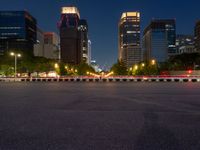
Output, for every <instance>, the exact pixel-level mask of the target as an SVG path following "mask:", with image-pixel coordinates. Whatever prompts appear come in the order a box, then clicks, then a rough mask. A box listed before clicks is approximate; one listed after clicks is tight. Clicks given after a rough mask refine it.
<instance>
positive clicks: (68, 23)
mask: <svg viewBox="0 0 200 150" xmlns="http://www.w3.org/2000/svg"><path fill="white" fill-rule="evenodd" d="M79 20H80V14H79V11H78V9H77V8H76V7H62V8H61V19H60V22H59V29H60V48H61V61H63V62H65V63H68V64H72V65H77V64H79V63H80V62H81V60H82V49H81V47H82V42H81V32H79V30H78V26H79Z"/></svg>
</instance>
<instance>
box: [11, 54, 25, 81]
mask: <svg viewBox="0 0 200 150" xmlns="http://www.w3.org/2000/svg"><path fill="white" fill-rule="evenodd" d="M10 55H11V56H14V57H15V78H16V76H17V58H18V57H22V55H21V54H19V53H17V54H16V53H14V52H11V53H10Z"/></svg>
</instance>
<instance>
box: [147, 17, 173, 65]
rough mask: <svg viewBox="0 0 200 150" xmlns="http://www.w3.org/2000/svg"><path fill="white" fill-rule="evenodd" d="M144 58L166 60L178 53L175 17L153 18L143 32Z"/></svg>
mask: <svg viewBox="0 0 200 150" xmlns="http://www.w3.org/2000/svg"><path fill="white" fill-rule="evenodd" d="M143 52H144V60H145V61H149V60H151V59H155V60H156V61H158V62H164V61H166V60H167V59H168V57H169V56H171V55H175V54H176V23H175V20H174V19H169V20H152V21H151V23H150V25H149V26H148V27H147V28H146V29H145V30H144V34H143Z"/></svg>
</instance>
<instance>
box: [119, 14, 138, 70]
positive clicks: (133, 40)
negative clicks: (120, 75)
mask: <svg viewBox="0 0 200 150" xmlns="http://www.w3.org/2000/svg"><path fill="white" fill-rule="evenodd" d="M118 38H119V60H120V61H123V62H124V63H125V64H126V66H127V67H132V66H133V65H134V64H136V63H139V62H140V61H141V46H140V13H139V12H125V13H123V14H122V16H121V19H120V21H119V35H118Z"/></svg>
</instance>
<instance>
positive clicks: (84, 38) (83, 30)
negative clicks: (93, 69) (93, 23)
mask: <svg viewBox="0 0 200 150" xmlns="http://www.w3.org/2000/svg"><path fill="white" fill-rule="evenodd" d="M78 30H79V32H80V34H81V43H82V46H81V49H82V54H83V56H82V61H83V62H85V63H87V64H89V59H90V58H89V47H88V24H87V21H86V20H85V19H81V20H80V21H79V26H78Z"/></svg>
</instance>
